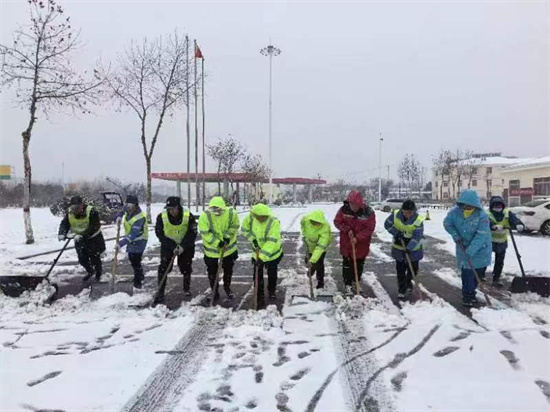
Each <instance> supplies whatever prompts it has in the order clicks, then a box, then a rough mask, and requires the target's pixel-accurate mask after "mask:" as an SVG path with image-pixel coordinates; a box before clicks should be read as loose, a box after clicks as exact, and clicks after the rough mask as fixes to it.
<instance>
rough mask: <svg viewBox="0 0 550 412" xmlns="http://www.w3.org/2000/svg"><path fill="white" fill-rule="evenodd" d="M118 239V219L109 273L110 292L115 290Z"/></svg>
mask: <svg viewBox="0 0 550 412" xmlns="http://www.w3.org/2000/svg"><path fill="white" fill-rule="evenodd" d="M119 240H120V221H119V222H118V223H117V227H116V240H115V242H116V243H115V256H114V259H113V268H112V270H111V272H112V274H111V293H114V291H115V277H116V272H117V268H118V242H119Z"/></svg>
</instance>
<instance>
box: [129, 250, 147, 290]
mask: <svg viewBox="0 0 550 412" xmlns="http://www.w3.org/2000/svg"><path fill="white" fill-rule="evenodd" d="M142 258H143V253H128V260H130V264H131V265H132V269H133V270H134V286H137V287H141V285H142V284H143V279H145V276H144V275H143V267H141V259H142Z"/></svg>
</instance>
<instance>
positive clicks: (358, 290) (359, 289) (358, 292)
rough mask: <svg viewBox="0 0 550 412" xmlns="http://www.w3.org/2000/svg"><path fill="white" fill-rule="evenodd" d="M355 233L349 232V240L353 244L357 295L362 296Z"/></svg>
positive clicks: (352, 251)
mask: <svg viewBox="0 0 550 412" xmlns="http://www.w3.org/2000/svg"><path fill="white" fill-rule="evenodd" d="M353 239H355V238H354V236H353V233H352V232H351V231H350V232H349V240H350V243H351V253H352V256H353V273H354V274H355V294H356V295H360V294H361V287H360V286H359V271H358V270H357V252H356V251H355V243H353Z"/></svg>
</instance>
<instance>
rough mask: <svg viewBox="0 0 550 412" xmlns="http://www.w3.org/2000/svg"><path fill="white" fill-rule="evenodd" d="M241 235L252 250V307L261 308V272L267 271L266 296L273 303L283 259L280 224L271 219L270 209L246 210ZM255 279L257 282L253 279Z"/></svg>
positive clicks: (262, 294) (261, 207)
mask: <svg viewBox="0 0 550 412" xmlns="http://www.w3.org/2000/svg"><path fill="white" fill-rule="evenodd" d="M241 233H242V235H243V236H244V237H246V238H247V239H248V240H249V241H250V242H251V243H252V247H253V249H254V253H253V257H252V263H253V264H254V280H253V281H254V286H255V289H256V297H255V299H256V306H257V307H258V308H260V309H261V308H264V307H265V299H264V268H265V269H266V271H267V293H268V295H269V299H270V300H275V299H276V298H277V296H276V293H275V292H276V289H277V269H278V265H279V263H280V262H281V259H282V258H283V239H282V237H281V223H280V222H279V219H277V218H276V217H274V216H273V213H272V211H271V209H270V208H269V207H268V206H267V205H264V204H263V203H258V204H257V205H254V206H253V207H252V209H250V213H249V214H248V215H247V216H246V217H245V218H244V220H243V224H242V228H241ZM256 278H257V279H256Z"/></svg>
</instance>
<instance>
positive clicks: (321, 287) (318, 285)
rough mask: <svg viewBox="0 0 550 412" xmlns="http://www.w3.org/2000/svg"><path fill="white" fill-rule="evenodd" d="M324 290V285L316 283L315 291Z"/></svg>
mask: <svg viewBox="0 0 550 412" xmlns="http://www.w3.org/2000/svg"><path fill="white" fill-rule="evenodd" d="M324 288H325V284H324V283H321V282H317V286H316V287H315V289H324Z"/></svg>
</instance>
